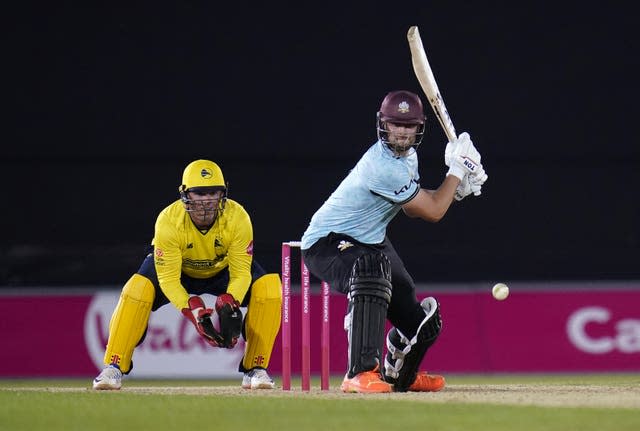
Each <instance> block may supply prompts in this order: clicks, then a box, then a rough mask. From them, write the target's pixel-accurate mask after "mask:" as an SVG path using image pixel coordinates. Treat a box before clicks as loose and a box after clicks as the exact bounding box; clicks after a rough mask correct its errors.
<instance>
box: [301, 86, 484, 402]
mask: <svg viewBox="0 0 640 431" xmlns="http://www.w3.org/2000/svg"><path fill="white" fill-rule="evenodd" d="M377 125H378V127H377V129H378V141H377V142H375V143H374V144H373V145H372V146H371V147H369V149H368V150H367V151H366V152H365V154H364V155H363V156H362V157H361V159H360V160H359V161H358V163H357V164H356V165H355V167H354V168H353V169H352V170H351V171H350V172H349V174H348V175H347V177H346V178H345V179H344V180H342V182H341V183H340V185H339V186H338V188H337V189H336V190H335V191H334V192H333V193H332V194H331V195H330V196H329V198H328V199H327V200H326V201H325V203H324V204H323V205H322V206H321V207H320V209H318V211H316V213H315V214H314V215H313V217H312V218H311V222H310V223H309V226H308V228H307V230H306V231H305V233H304V235H303V237H302V253H303V257H304V260H305V263H306V264H307V266H308V268H309V270H310V271H311V272H312V273H313V274H314V275H315V276H316V277H318V278H320V279H322V280H325V281H327V282H329V283H330V284H331V286H332V288H334V289H336V290H338V291H339V292H341V293H344V294H346V295H347V297H348V299H349V309H348V312H347V316H346V318H345V329H346V330H347V333H348V338H349V359H348V364H349V368H348V370H347V373H346V375H345V377H344V380H343V382H342V390H343V391H344V392H362V393H367V392H372V393H378V392H391V391H398V392H404V391H439V390H441V389H442V388H443V387H444V386H445V380H444V378H443V377H442V376H439V375H431V374H427V373H426V372H424V371H420V370H419V367H420V365H421V363H422V361H423V358H424V357H425V355H426V353H427V350H428V349H429V348H430V347H431V346H432V345H433V344H434V343H435V342H436V340H437V338H438V336H439V334H440V331H441V328H442V318H441V315H440V305H439V304H438V301H436V299H435V298H432V297H428V298H426V299H424V300H422V301H421V302H420V301H418V299H417V297H416V292H415V284H414V281H413V279H412V278H411V276H410V275H409V273H408V272H407V270H406V268H405V266H404V264H403V262H402V260H401V259H400V257H399V256H398V254H397V253H396V251H395V249H394V247H393V245H392V244H391V241H390V240H389V238H388V237H387V235H386V229H387V225H388V224H389V222H390V221H391V220H392V219H393V218H394V217H395V216H396V215H397V214H398V213H399V212H400V210H402V211H403V212H404V213H405V214H407V215H408V216H409V217H419V218H422V219H423V220H425V221H429V222H437V221H438V220H440V219H441V218H442V217H443V216H444V215H445V213H446V212H447V210H448V209H449V207H450V205H451V204H452V203H453V201H454V199H455V200H457V201H460V200H462V199H464V198H465V197H466V196H469V195H470V194H472V193H473V194H475V195H479V194H480V192H481V188H482V185H483V184H484V182H485V181H486V180H487V175H486V173H485V172H484V169H483V167H482V165H481V164H480V153H479V152H478V151H477V150H476V148H475V147H474V145H473V143H472V142H471V138H470V137H469V135H468V134H467V133H462V134H461V135H460V137H459V138H457V139H455V140H453V141H452V142H449V143H448V145H447V148H446V150H445V164H446V165H447V166H449V170H448V172H447V175H446V177H445V178H444V180H443V181H442V183H441V184H440V186H439V187H438V188H437V189H436V190H429V189H424V188H421V187H420V174H419V172H418V157H417V153H416V149H417V147H418V145H419V144H420V142H421V141H422V137H423V134H424V131H425V116H424V111H423V107H422V102H421V101H420V98H419V97H418V96H417V95H416V94H414V93H411V92H408V91H393V92H391V93H389V94H387V96H386V97H385V98H384V100H383V101H382V105H381V106H380V110H379V111H378V114H377ZM386 320H388V321H389V322H390V323H391V324H392V325H393V328H392V329H391V330H390V331H389V333H388V334H387V335H386V341H387V355H386V358H384V364H383V358H382V352H383V346H384V339H385V334H384V330H385V323H386Z"/></svg>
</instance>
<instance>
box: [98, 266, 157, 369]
mask: <svg viewBox="0 0 640 431" xmlns="http://www.w3.org/2000/svg"><path fill="white" fill-rule="evenodd" d="M154 298H155V290H154V288H153V284H152V283H151V280H149V279H148V278H147V277H144V276H142V275H140V274H134V275H133V276H132V277H131V278H130V279H129V280H128V281H127V282H126V284H125V285H124V287H123V288H122V292H121V294H120V300H119V301H118V305H117V306H116V308H115V310H114V311H113V314H112V316H111V321H110V323H109V341H108V342H107V349H106V351H105V353H104V363H105V365H108V364H114V365H117V366H119V367H120V370H121V371H122V372H123V373H128V372H129V371H130V369H131V357H132V356H133V350H134V349H135V347H136V345H137V344H138V342H139V341H140V339H141V338H142V336H143V335H144V331H145V330H146V329H147V324H148V323H149V315H150V314H151V305H152V304H153V300H154Z"/></svg>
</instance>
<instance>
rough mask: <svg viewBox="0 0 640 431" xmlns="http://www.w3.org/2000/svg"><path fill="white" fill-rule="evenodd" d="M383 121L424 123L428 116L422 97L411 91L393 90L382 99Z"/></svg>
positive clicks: (380, 112)
mask: <svg viewBox="0 0 640 431" xmlns="http://www.w3.org/2000/svg"><path fill="white" fill-rule="evenodd" d="M378 115H379V118H380V120H381V121H384V122H387V121H389V122H391V123H397V124H424V122H425V120H426V117H425V115H424V109H423V107H422V101H421V100H420V97H419V96H418V95H417V94H415V93H412V92H410V91H405V90H399V91H392V92H390V93H389V94H387V95H386V96H385V98H384V100H382V104H381V105H380V111H379V113H378Z"/></svg>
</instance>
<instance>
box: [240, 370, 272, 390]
mask: <svg viewBox="0 0 640 431" xmlns="http://www.w3.org/2000/svg"><path fill="white" fill-rule="evenodd" d="M274 386H275V385H274V383H273V379H272V378H271V377H269V374H267V370H265V369H264V368H254V369H253V370H251V371H249V372H248V373H244V376H243V377H242V388H243V389H273V388H274Z"/></svg>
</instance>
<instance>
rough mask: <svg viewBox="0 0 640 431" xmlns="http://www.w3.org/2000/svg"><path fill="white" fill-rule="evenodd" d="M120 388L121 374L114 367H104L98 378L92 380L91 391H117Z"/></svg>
mask: <svg viewBox="0 0 640 431" xmlns="http://www.w3.org/2000/svg"><path fill="white" fill-rule="evenodd" d="M121 387H122V372H121V371H120V369H119V368H118V367H116V366H114V365H109V366H108V367H105V369H104V370H102V372H101V373H100V374H98V377H96V378H95V379H93V389H96V390H118V389H120V388H121Z"/></svg>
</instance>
